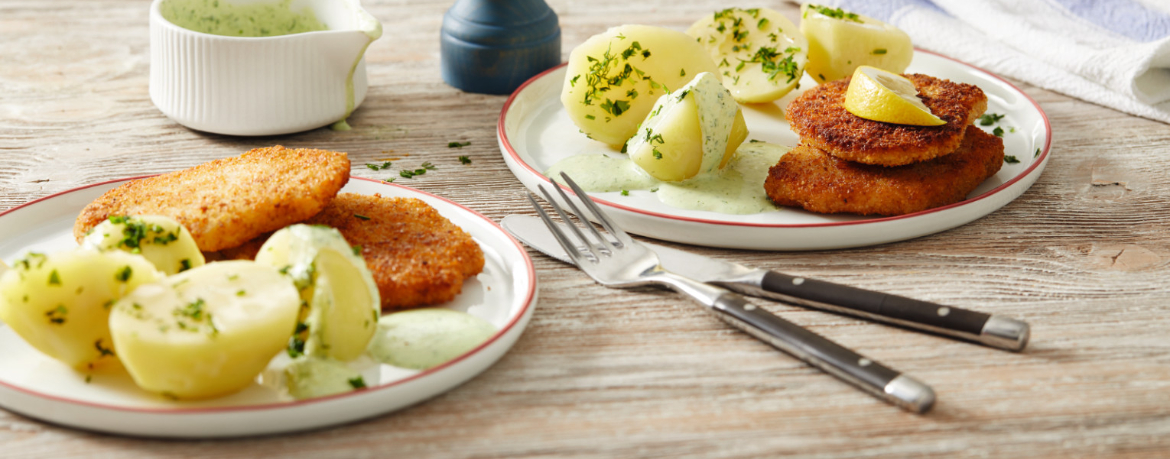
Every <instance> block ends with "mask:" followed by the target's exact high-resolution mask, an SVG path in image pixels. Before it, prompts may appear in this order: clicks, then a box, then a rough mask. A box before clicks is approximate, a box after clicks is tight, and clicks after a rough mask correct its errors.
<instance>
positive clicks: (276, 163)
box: [73, 145, 350, 252]
mask: <svg viewBox="0 0 1170 459" xmlns="http://www.w3.org/2000/svg"><path fill="white" fill-rule="evenodd" d="M349 167H350V165H349V158H347V157H346V154H345V153H337V152H332V151H325V150H313V149H289V148H284V147H282V146H279V145H277V146H274V147H269V148H257V149H254V150H251V151H249V152H247V153H244V154H243V155H240V156H236V157H231V158H224V159H219V160H215V161H211V162H209V163H204V164H200V165H198V166H195V167H192V168H190V169H184V170H181V171H176V172H171V173H168V174H162V175H159V176H155V177H150V178H145V179H141V180H134V181H131V182H127V183H125V184H123V185H121V186H119V187H117V188H114V189H112V190H110V191H107V192H106V193H105V194H103V195H101V196H100V197H98V198H97V199H95V200H94V201H93V202H91V203H90V204H89V205H87V206H86V207H85V209H84V210H82V211H81V215H78V216H77V221H76V222H75V223H74V225H73V236H74V237H75V238H77V240H78V241H80V240H81V239H82V238H83V237H84V236H85V233H86V232H87V231H89V230H90V229H91V228H93V227H94V226H97V225H98V224H99V223H101V222H103V221H105V220H106V219H108V218H109V217H110V216H112V215H164V216H167V217H171V218H173V219H175V220H177V221H178V222H179V223H182V224H183V226H185V227H187V230H188V231H190V232H191V236H192V237H194V239H195V243H196V244H197V245H198V246H199V250H202V251H204V252H214V251H217V250H221V249H225V248H229V247H236V246H239V245H240V244H243V243H245V242H247V241H249V240H251V239H254V238H256V237H257V236H259V235H261V234H264V233H267V232H270V231H275V230H278V229H280V228H283V227H285V226H288V225H291V224H293V223H297V222H300V221H302V220H305V219H307V218H309V217H312V216H313V215H316V214H317V213H319V212H320V211H321V210H322V209H324V208H325V205H326V204H328V203H329V201H330V200H332V199H333V197H334V196H335V195H336V194H337V192H338V190H340V189H341V187H342V186H345V184H346V182H348V181H349Z"/></svg>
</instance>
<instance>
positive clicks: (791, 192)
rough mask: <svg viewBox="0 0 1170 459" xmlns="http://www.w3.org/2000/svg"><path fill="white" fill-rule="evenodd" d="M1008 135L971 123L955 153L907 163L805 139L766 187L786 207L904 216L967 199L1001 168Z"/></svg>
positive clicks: (778, 166)
mask: <svg viewBox="0 0 1170 459" xmlns="http://www.w3.org/2000/svg"><path fill="white" fill-rule="evenodd" d="M1001 166H1003V139H1000V138H999V137H996V136H993V135H991V134H988V133H986V132H983V130H982V129H979V128H977V127H975V126H968V127H967V133H966V135H964V136H963V142H962V145H961V146H960V147H959V148H958V150H956V151H955V152H954V153H951V154H949V155H946V156H943V157H941V158H936V159H933V160H930V161H924V162H919V163H915V164H911V165H907V166H899V167H883V166H872V165H866V164H858V163H854V162H850V161H845V160H842V159H839V158H835V157H833V156H830V155H829V154H827V153H825V152H824V151H821V150H820V149H817V148H815V147H813V146H810V145H805V144H801V145H800V146H797V147H796V148H793V149H792V151H790V152H788V153H786V154H785V155H784V156H783V157H782V158H781V159H780V162H779V163H777V164H776V165H775V166H772V168H771V169H770V170H769V171H768V178H767V179H766V180H765V181H764V190H765V191H766V192H767V193H768V197H769V198H771V199H772V201H774V202H775V203H777V204H780V205H783V206H793V207H803V208H804V209H805V210H809V211H812V212H819V213H855V214H861V215H873V214H876V215H902V214H908V213H912V212H918V211H921V210H926V209H930V208H934V207H939V206H945V205H947V204H952V203H956V202H959V201H962V200H963V199H964V198H965V197H966V196H967V193H970V192H971V190H974V189H975V187H977V186H979V184H980V183H983V181H984V180H986V179H987V178H989V177H991V176H993V175H995V174H996V173H997V172H999V168H1000V167H1001Z"/></svg>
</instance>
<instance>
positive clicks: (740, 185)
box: [545, 142, 788, 215]
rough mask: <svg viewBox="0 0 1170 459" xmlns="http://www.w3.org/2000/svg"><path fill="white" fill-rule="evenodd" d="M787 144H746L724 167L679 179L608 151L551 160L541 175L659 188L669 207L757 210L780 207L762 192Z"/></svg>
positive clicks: (609, 188) (598, 185) (613, 186)
mask: <svg viewBox="0 0 1170 459" xmlns="http://www.w3.org/2000/svg"><path fill="white" fill-rule="evenodd" d="M787 152H788V147H785V146H783V145H777V144H772V143H767V142H748V143H744V144H743V145H741V146H740V147H739V148H738V149H737V150H736V151H735V157H734V158H733V159H732V160H731V161H730V162H729V163H728V164H727V166H726V167H724V168H723V169H722V170H716V171H714V172H710V173H706V174H699V175H697V176H695V177H694V178H691V179H689V180H683V181H680V182H663V181H660V180H657V179H655V178H653V177H650V176H649V175H648V174H646V173H645V172H643V171H642V169H641V168H639V167H638V166H637V165H636V164H634V162H633V161H630V160H629V159H625V158H615V157H611V156H607V155H575V156H570V157H568V158H565V159H563V160H561V161H558V162H557V163H556V164H553V166H552V167H551V168H549V170H548V171H546V172H545V175H546V176H548V177H552V178H554V180H557V179H559V177H560V173H561V172H562V171H563V172H565V173H567V174H569V176H571V177H572V178H573V181H575V182H577V184H578V185H580V186H581V188H582V189H584V190H585V191H592V192H613V191H622V190H628V191H633V190H657V191H656V192H655V194H656V195H657V197H658V200H659V201H662V203H663V204H666V205H668V206H671V207H677V208H680V209H692V210H707V211H711V212H719V213H723V214H736V215H744V214H757V213H762V212H774V211H777V210H779V209H778V208H777V207H776V205H775V204H773V203H772V202H771V201H770V200H769V199H768V196H767V194H766V193H765V192H764V180H765V179H767V177H768V169H769V168H770V167H772V165H774V164H776V163H777V162H779V161H780V157H781V156H784V154H785V153H787Z"/></svg>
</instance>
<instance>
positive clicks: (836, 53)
mask: <svg viewBox="0 0 1170 459" xmlns="http://www.w3.org/2000/svg"><path fill="white" fill-rule="evenodd" d="M800 31H801V32H802V33H804V37H805V38H807V39H808V65H807V66H806V67H805V71H806V72H808V74H809V75H812V77H813V79H814V80H816V81H817V82H818V83H824V82H826V81H833V80H839V79H841V78H845V77H847V76H850V75H852V74H853V71H854V70H856V69H857V67H859V66H862V65H868V66H870V67H877V68H879V69H882V70H887V71H889V72H892V73H902V72H904V71H906V67H907V66H909V65H910V61H911V60H912V59H913V58H914V46H913V45H911V44H910V36H909V35H906V32H903V31H901V30H900V29H898V28H897V27H894V26H892V25H889V24H886V23H884V22H882V21H879V20H877V19H874V18H871V17H868V16H863V15H860V14H855V13H851V12H849V11H845V10H842V9H840V8H828V7H824V6H820V5H813V4H805V5H803V6H801V7H800Z"/></svg>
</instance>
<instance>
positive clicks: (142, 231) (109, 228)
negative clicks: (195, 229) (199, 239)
mask: <svg viewBox="0 0 1170 459" xmlns="http://www.w3.org/2000/svg"><path fill="white" fill-rule="evenodd" d="M81 246H82V247H87V248H92V249H96V250H100V251H107V250H121V251H124V252H130V253H136V254H139V255H142V256H143V257H146V259H147V260H150V262H151V263H154V266H155V268H158V270H159V271H162V272H163V273H166V274H167V275H168V276H169V275H171V274H176V273H180V272H183V271H186V270H188V269H191V268H196V267H199V266H203V264H204V259H203V252H200V251H199V246H197V245H195V239H194V238H192V237H191V232H189V231H187V228H185V227H183V225H182V224H180V223H179V222H177V221H175V220H174V219H172V218H170V217H164V216H161V215H143V216H113V217H110V218H109V219H107V220H106V221H104V222H102V223H100V224H98V225H97V226H95V227H93V228H92V229H90V230H89V232H87V233H86V235H85V239H82V241H81Z"/></svg>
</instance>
